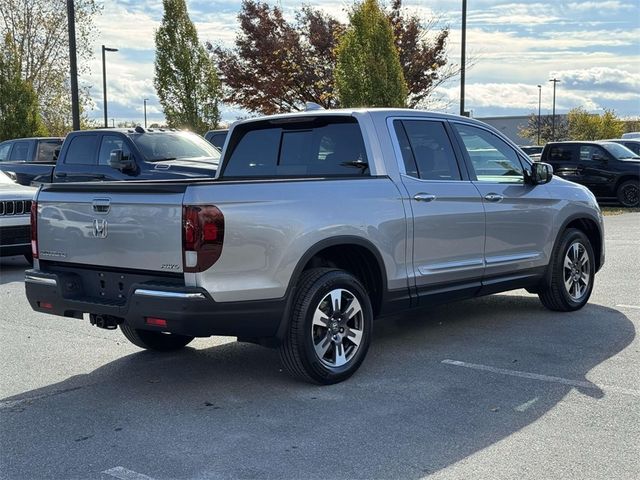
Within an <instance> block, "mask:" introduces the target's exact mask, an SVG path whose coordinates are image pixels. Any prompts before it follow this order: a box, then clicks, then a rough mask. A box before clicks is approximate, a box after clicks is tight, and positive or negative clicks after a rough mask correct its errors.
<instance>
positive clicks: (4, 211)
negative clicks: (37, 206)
mask: <svg viewBox="0 0 640 480" xmlns="http://www.w3.org/2000/svg"><path fill="white" fill-rule="evenodd" d="M30 212H31V200H5V201H2V202H0V216H7V215H29V213H30Z"/></svg>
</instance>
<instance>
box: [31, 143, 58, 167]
mask: <svg viewBox="0 0 640 480" xmlns="http://www.w3.org/2000/svg"><path fill="white" fill-rule="evenodd" d="M61 144H62V140H47V141H44V142H40V143H39V144H38V156H37V157H36V162H53V161H55V158H54V157H53V155H54V153H55V151H56V148H58V147H59V146H60V145H61Z"/></svg>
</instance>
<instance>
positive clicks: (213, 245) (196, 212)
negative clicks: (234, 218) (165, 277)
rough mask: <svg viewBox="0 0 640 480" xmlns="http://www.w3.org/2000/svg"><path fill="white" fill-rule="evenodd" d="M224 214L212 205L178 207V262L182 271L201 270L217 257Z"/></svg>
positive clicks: (221, 238) (221, 240) (214, 261)
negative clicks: (179, 231)
mask: <svg viewBox="0 0 640 480" xmlns="http://www.w3.org/2000/svg"><path fill="white" fill-rule="evenodd" d="M223 241H224V216H223V215H222V212H221V211H220V210H218V208H217V207H214V206H213V205H185V206H184V207H183V208H182V261H183V265H184V271H185V272H203V271H205V270H207V269H208V268H209V267H211V266H212V265H213V264H214V263H216V261H217V260H218V259H219V258H220V254H221V253H222V243H223Z"/></svg>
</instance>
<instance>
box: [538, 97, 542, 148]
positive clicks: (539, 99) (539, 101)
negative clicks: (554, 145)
mask: <svg viewBox="0 0 640 480" xmlns="http://www.w3.org/2000/svg"><path fill="white" fill-rule="evenodd" d="M541 100H542V85H538V145H540V103H541Z"/></svg>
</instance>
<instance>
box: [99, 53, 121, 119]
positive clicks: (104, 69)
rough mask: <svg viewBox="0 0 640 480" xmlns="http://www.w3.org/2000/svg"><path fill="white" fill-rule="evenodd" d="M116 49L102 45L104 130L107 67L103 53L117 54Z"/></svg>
mask: <svg viewBox="0 0 640 480" xmlns="http://www.w3.org/2000/svg"><path fill="white" fill-rule="evenodd" d="M117 51H118V49H117V48H108V47H105V46H104V45H102V98H103V105H102V106H103V110H104V128H107V127H108V126H109V124H108V123H107V67H106V63H105V61H104V52H117Z"/></svg>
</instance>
